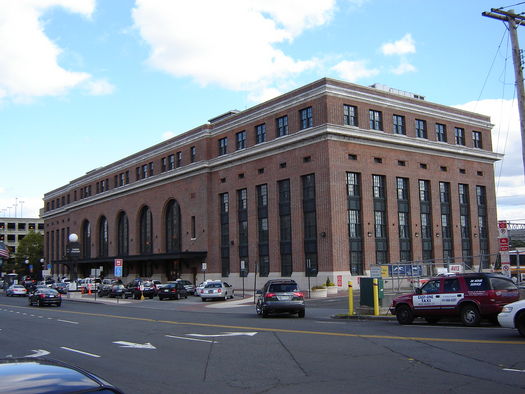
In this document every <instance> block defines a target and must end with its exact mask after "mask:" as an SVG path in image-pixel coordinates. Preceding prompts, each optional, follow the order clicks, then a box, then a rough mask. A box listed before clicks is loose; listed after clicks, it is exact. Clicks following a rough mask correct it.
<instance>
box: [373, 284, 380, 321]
mask: <svg viewBox="0 0 525 394" xmlns="http://www.w3.org/2000/svg"><path fill="white" fill-rule="evenodd" d="M373 286H374V316H379V288H378V283H377V278H374V280H373Z"/></svg>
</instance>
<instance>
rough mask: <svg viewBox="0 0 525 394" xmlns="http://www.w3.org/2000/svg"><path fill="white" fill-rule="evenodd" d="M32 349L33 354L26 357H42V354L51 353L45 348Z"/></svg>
mask: <svg viewBox="0 0 525 394" xmlns="http://www.w3.org/2000/svg"><path fill="white" fill-rule="evenodd" d="M32 351H33V352H34V353H33V354H29V355H27V356H25V357H42V356H47V355H48V354H49V352H48V351H47V350H43V349H33V350H32Z"/></svg>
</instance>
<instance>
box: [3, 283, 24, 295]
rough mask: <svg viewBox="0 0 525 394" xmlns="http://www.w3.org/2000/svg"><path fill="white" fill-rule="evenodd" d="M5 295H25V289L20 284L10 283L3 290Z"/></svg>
mask: <svg viewBox="0 0 525 394" xmlns="http://www.w3.org/2000/svg"><path fill="white" fill-rule="evenodd" d="M5 295H6V296H8V297H13V296H22V297H25V296H26V295H27V289H26V288H25V287H24V286H22V285H11V286H9V287H8V288H7V290H6V291H5Z"/></svg>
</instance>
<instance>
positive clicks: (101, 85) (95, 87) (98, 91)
mask: <svg viewBox="0 0 525 394" xmlns="http://www.w3.org/2000/svg"><path fill="white" fill-rule="evenodd" d="M86 88H87V90H88V92H89V94H91V95H93V96H102V95H106V94H111V93H113V92H114V91H115V86H114V85H112V84H111V83H109V82H108V81H106V80H105V79H99V80H89V81H87V83H86Z"/></svg>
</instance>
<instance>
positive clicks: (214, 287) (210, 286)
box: [206, 283, 222, 289]
mask: <svg viewBox="0 0 525 394" xmlns="http://www.w3.org/2000/svg"><path fill="white" fill-rule="evenodd" d="M220 287H222V284H221V283H208V284H207V285H206V288H207V289H218V288H220Z"/></svg>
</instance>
